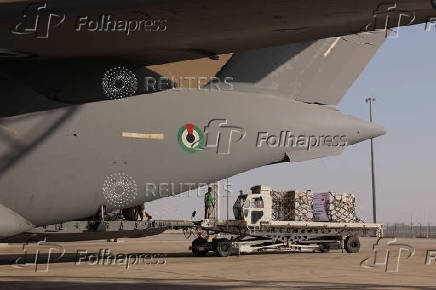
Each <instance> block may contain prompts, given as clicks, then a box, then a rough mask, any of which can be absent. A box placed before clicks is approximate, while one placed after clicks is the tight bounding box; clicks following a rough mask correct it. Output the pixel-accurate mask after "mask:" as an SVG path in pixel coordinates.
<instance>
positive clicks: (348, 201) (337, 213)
mask: <svg viewBox="0 0 436 290" xmlns="http://www.w3.org/2000/svg"><path fill="white" fill-rule="evenodd" d="M355 201H356V198H355V197H354V195H353V194H349V193H340V192H327V193H317V194H315V195H314V202H313V212H314V221H316V222H324V221H330V222H334V223H354V222H359V221H360V220H359V218H358V217H357V215H356V207H355Z"/></svg>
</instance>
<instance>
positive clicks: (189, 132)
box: [178, 124, 204, 153]
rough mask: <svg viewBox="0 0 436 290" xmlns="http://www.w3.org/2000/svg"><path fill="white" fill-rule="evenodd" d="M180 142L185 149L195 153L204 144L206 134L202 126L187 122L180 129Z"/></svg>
mask: <svg viewBox="0 0 436 290" xmlns="http://www.w3.org/2000/svg"><path fill="white" fill-rule="evenodd" d="M178 140H179V144H180V146H181V147H182V149H183V150H185V151H187V152H190V153H194V152H197V151H199V150H201V148H202V147H203V145H204V135H203V132H201V130H200V128H198V127H197V126H195V125H193V124H185V125H183V126H182V127H181V128H180V129H179V135H178Z"/></svg>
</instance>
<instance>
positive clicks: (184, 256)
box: [0, 232, 436, 290]
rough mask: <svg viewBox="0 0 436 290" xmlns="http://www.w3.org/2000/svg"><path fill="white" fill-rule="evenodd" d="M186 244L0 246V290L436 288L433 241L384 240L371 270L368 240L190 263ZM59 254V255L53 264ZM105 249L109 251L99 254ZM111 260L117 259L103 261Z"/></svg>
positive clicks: (153, 240)
mask: <svg viewBox="0 0 436 290" xmlns="http://www.w3.org/2000/svg"><path fill="white" fill-rule="evenodd" d="M191 241H192V238H191V239H185V237H184V236H183V234H181V233H178V232H170V233H164V234H161V235H158V236H152V237H146V238H140V239H123V240H120V241H119V242H118V243H112V242H110V243H108V242H107V241H90V242H73V243H59V244H51V245H39V246H38V245H25V246H24V247H23V245H18V244H15V245H9V246H2V247H0V289H30V288H31V289H94V288H104V289H106V290H112V289H166V288H168V287H175V288H177V289H205V288H207V289H228V288H232V289H235V288H239V289H244V288H246V289H247V288H249V289H263V288H288V289H319V288H323V289H436V240H432V239H399V240H398V241H397V244H389V243H388V242H390V241H392V239H386V240H383V241H381V242H379V246H378V247H376V249H377V253H378V258H377V263H378V264H377V265H375V264H374V261H373V259H371V258H370V259H369V260H367V261H366V262H363V263H362V261H364V260H365V259H367V258H368V257H374V255H373V254H374V252H373V245H374V243H375V242H376V241H377V240H376V239H374V238H363V239H362V240H361V241H362V247H361V251H360V253H358V254H347V253H343V252H342V251H341V250H335V251H331V252H329V253H309V252H305V253H298V252H293V253H256V254H246V255H241V256H237V255H236V256H231V257H227V258H221V257H217V256H215V255H214V254H211V255H209V256H207V257H203V258H200V257H194V256H192V254H191V252H190V251H189V249H188V247H189V246H190V244H191ZM49 248H52V251H51V255H50V263H48V264H47V260H48V256H47V253H48V249H49ZM38 249H39V250H40V254H39V255H38V259H39V262H38V264H37V265H35V263H34V259H35V253H36V252H37V250H38ZM64 249H65V254H64V255H63V257H62V258H60V259H59V260H58V261H56V259H57V258H59V254H58V253H59V252H62V251H63V250H64ZM104 249H109V251H110V252H107V251H108V250H106V254H103V253H104ZM388 249H389V252H388V251H387V250H388ZM400 249H402V250H400ZM432 249H433V250H435V251H434V252H431V250H432ZM25 252H27V253H28V254H27V256H26V255H24V253H25ZM41 253H46V254H41ZM99 253H100V254H99ZM386 253H388V254H389V260H388V263H387V266H386V263H384V261H385V257H386ZM398 253H400V255H398ZM412 253H413V254H412ZM87 254H94V255H87ZM115 254H120V255H119V256H118V257H117V258H116V259H115V258H114V259H109V258H110V257H111V256H112V258H113V257H114V256H115ZM96 256H100V259H98V260H97V259H96ZM102 256H106V258H101V257H102ZM409 256H410V257H409ZM123 257H124V258H123ZM126 257H128V258H126ZM398 257H399V259H398ZM127 260H129V263H127V262H126V261H127ZM135 261H136V263H135ZM398 261H399V262H398ZM397 262H398V263H397ZM426 262H427V264H426ZM127 265H128V266H127ZM397 266H398V267H397Z"/></svg>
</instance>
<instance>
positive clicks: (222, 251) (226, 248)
mask: <svg viewBox="0 0 436 290" xmlns="http://www.w3.org/2000/svg"><path fill="white" fill-rule="evenodd" d="M216 253H217V254H218V255H219V256H220V257H228V256H230V254H231V253H232V243H231V242H230V241H228V240H222V241H219V242H218V243H217V245H216Z"/></svg>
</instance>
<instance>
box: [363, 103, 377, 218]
mask: <svg viewBox="0 0 436 290" xmlns="http://www.w3.org/2000/svg"><path fill="white" fill-rule="evenodd" d="M365 102H367V103H369V121H370V122H371V123H372V103H373V102H375V98H374V97H369V98H366V99H365ZM371 175H372V221H373V223H377V206H376V196H375V172H374V139H373V138H371Z"/></svg>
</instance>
